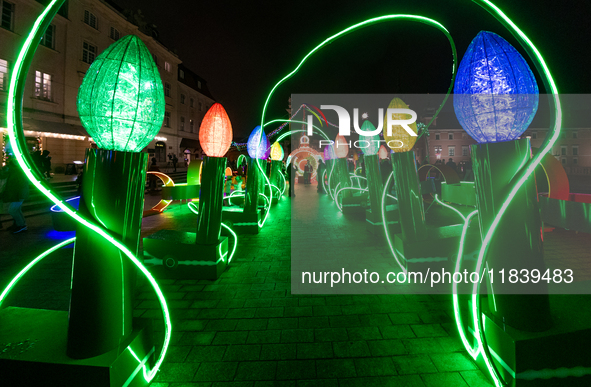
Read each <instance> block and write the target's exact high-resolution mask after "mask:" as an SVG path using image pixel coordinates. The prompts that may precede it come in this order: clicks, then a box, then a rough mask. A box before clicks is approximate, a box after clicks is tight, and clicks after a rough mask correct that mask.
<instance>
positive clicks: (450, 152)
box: [447, 146, 456, 156]
mask: <svg viewBox="0 0 591 387" xmlns="http://www.w3.org/2000/svg"><path fill="white" fill-rule="evenodd" d="M447 155H448V156H455V155H456V147H455V146H448V147H447Z"/></svg>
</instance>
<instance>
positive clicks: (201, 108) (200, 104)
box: [199, 102, 203, 112]
mask: <svg viewBox="0 0 591 387" xmlns="http://www.w3.org/2000/svg"><path fill="white" fill-rule="evenodd" d="M199 111H201V112H202V111H203V102H199Z"/></svg>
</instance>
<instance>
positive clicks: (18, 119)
mask: <svg viewBox="0 0 591 387" xmlns="http://www.w3.org/2000/svg"><path fill="white" fill-rule="evenodd" d="M64 1H65V0H52V1H51V2H50V3H49V5H48V6H47V7H46V8H45V9H44V11H43V12H42V13H41V15H40V16H39V17H38V18H37V19H36V21H35V23H34V25H33V28H32V30H31V33H30V34H29V35H28V36H27V38H26V40H25V43H24V45H23V47H22V49H21V51H20V52H19V55H18V58H17V60H16V61H15V64H14V68H13V72H12V76H11V80H10V87H9V91H8V103H7V124H8V125H7V126H8V128H7V129H8V135H9V138H10V145H11V147H12V150H13V152H14V155H15V157H16V159H17V161H18V163H19V164H20V166H21V168H22V169H23V171H24V173H25V175H26V176H27V178H28V179H29V180H30V181H31V183H32V184H33V185H34V186H35V187H36V188H37V189H38V190H39V191H41V193H42V194H44V195H45V196H46V197H47V198H48V199H49V200H51V201H52V202H53V203H55V204H56V205H57V206H58V207H59V208H61V209H62V210H63V211H64V212H66V213H67V214H68V215H70V216H71V217H72V218H74V219H75V220H76V221H77V222H79V223H80V224H82V225H84V226H86V227H88V228H89V229H91V230H93V231H94V232H96V233H97V234H99V235H100V236H101V237H103V238H104V239H105V240H106V241H107V242H108V243H111V244H112V245H114V246H115V247H117V248H118V249H119V250H121V251H122V252H123V253H124V254H125V255H126V256H127V257H128V258H129V259H130V260H131V261H132V262H133V263H134V265H136V266H137V267H138V269H139V270H140V271H141V272H142V273H143V274H144V275H145V276H146V278H147V279H148V281H149V282H150V285H151V286H152V287H153V288H154V291H155V292H156V295H157V296H158V300H159V302H160V305H161V308H162V313H163V315H164V320H165V337H164V343H163V345H162V350H161V353H160V355H159V357H158V359H157V361H156V363H155V364H154V368H153V369H152V370H151V371H150V373H149V375H148V376H149V378H150V380H151V379H153V378H154V376H155V375H156V372H158V369H159V368H160V365H161V364H162V362H163V361H164V356H165V355H166V352H167V350H168V346H169V344H170V337H171V335H172V323H171V321H170V314H169V312H168V306H167V304H166V300H165V299H164V294H162V291H161V290H160V288H159V287H158V283H157V282H156V280H155V279H154V278H153V277H152V275H151V274H150V272H149V271H148V270H147V269H146V268H145V267H144V266H143V265H142V263H141V262H140V261H139V260H138V259H137V258H136V257H135V256H134V255H133V253H132V252H131V251H129V250H128V249H127V247H125V245H123V244H122V243H121V242H119V241H118V240H116V239H115V238H113V237H112V236H111V235H110V234H109V233H107V232H106V231H105V230H103V229H101V228H100V227H98V226H97V225H95V224H93V223H92V222H90V221H89V220H87V219H85V218H84V217H82V216H80V215H78V214H77V212H76V211H75V210H74V209H73V208H72V207H71V206H70V205H69V204H68V203H66V202H65V201H64V200H63V199H60V198H58V197H57V196H56V195H54V194H53V192H51V189H50V187H49V186H48V185H47V183H46V182H45V181H44V180H43V179H41V178H40V177H38V176H35V174H36V173H37V172H36V171H35V169H33V168H32V165H33V164H34V163H33V160H32V159H31V156H30V155H29V154H28V152H27V150H26V146H25V139H24V137H23V128H22V122H23V121H22V100H23V92H24V83H25V81H26V76H25V74H26V72H27V70H28V69H29V67H30V64H31V60H32V57H33V55H34V54H35V51H36V49H37V47H38V45H39V42H40V41H41V36H42V35H43V33H44V32H45V30H46V29H47V27H48V26H49V24H50V23H51V21H52V20H53V17H54V16H55V14H56V13H57V11H58V10H59V8H60V7H61V5H62V4H63V3H64Z"/></svg>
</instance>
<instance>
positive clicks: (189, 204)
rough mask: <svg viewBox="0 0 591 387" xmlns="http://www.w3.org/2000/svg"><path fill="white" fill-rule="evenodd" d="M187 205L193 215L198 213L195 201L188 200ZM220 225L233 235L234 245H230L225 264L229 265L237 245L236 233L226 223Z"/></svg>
mask: <svg viewBox="0 0 591 387" xmlns="http://www.w3.org/2000/svg"><path fill="white" fill-rule="evenodd" d="M187 207H189V210H191V212H192V213H194V214H195V215H199V208H198V207H197V205H196V204H195V203H193V202H189V203H187ZM222 227H224V228H225V229H226V230H228V231H229V232H230V234H232V237H234V246H233V247H232V252H231V253H230V256H229V257H228V263H227V264H228V265H229V264H230V262H232V258H234V253H236V247H237V246H238V235H236V233H235V232H234V230H232V229H231V228H230V227H228V226H227V225H226V224H224V223H222ZM220 249H221V246H220ZM221 255H222V254H221V253H220V256H221ZM222 258H223V257H222Z"/></svg>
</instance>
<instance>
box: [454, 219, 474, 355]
mask: <svg viewBox="0 0 591 387" xmlns="http://www.w3.org/2000/svg"><path fill="white" fill-rule="evenodd" d="M477 213H478V210H474V211H472V212H471V213H469V214H468V216H466V217H464V216H463V215H462V214H460V216H461V217H462V218H463V219H464V227H463V228H462V236H461V237H460V248H459V249H458V256H457V258H456V267H455V270H454V273H459V272H460V271H461V269H462V258H463V256H464V243H465V240H466V233H467V232H468V226H469V225H470V219H472V217H473V216H474V215H476V214H477ZM452 282H453V285H452V297H453V305H454V314H455V316H456V318H455V320H456V326H457V328H458V332H459V333H460V338H461V339H462V343H463V344H464V347H465V348H466V350H467V351H468V353H469V354H470V356H472V358H473V359H474V360H476V357H477V356H478V354H479V353H480V346H479V345H478V344H476V347H474V348H473V347H472V346H471V345H470V343H469V342H468V339H467V337H466V330H465V329H464V324H463V323H462V315H461V314H460V304H459V301H458V284H457V283H456V282H455V281H452Z"/></svg>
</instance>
